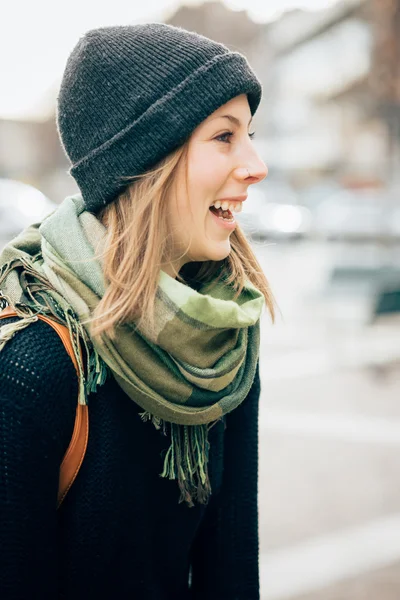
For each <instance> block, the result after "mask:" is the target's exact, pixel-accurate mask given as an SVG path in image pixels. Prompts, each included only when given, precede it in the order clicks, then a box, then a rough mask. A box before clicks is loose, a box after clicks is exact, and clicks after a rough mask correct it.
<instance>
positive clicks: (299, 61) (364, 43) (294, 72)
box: [267, 0, 400, 184]
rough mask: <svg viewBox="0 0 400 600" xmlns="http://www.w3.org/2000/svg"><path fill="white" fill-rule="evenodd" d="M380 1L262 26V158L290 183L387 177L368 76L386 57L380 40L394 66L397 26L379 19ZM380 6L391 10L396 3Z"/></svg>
mask: <svg viewBox="0 0 400 600" xmlns="http://www.w3.org/2000/svg"><path fill="white" fill-rule="evenodd" d="M384 5H385V0H384V1H383V2H380V1H378V2H376V1H375V4H374V2H373V0H347V1H342V2H339V3H338V4H335V5H333V6H332V7H331V8H329V9H327V10H323V11H318V12H315V13H309V12H304V11H300V10H297V11H292V12H289V13H286V14H285V15H284V16H283V17H282V18H281V19H280V20H278V21H276V22H274V23H272V24H270V25H269V26H268V38H269V43H270V46H271V47H272V48H273V51H274V54H273V60H272V65H271V71H270V79H269V88H268V90H267V94H268V96H269V98H270V105H269V111H268V119H269V125H268V133H267V139H268V146H269V148H270V150H269V152H268V154H269V155H268V162H269V164H270V165H271V166H272V167H275V168H276V169H277V170H278V171H279V170H281V171H284V172H286V173H290V174H291V178H292V180H293V181H294V182H295V183H296V182H297V183H298V184H302V183H309V182H310V180H311V181H312V180H313V179H318V178H319V177H321V176H327V175H328V176H334V177H336V178H337V177H339V178H346V180H349V179H351V178H354V179H355V180H357V179H358V180H361V181H362V180H364V179H365V180H366V179H368V181H369V182H371V181H374V180H375V181H376V182H380V181H382V180H385V179H386V180H387V179H388V163H389V161H390V154H391V153H392V152H393V148H392V149H391V150H390V145H389V138H390V131H391V127H388V122H387V120H386V119H385V118H384V111H382V110H381V108H382V102H381V99H380V97H379V94H377V93H376V88H375V89H374V87H373V85H372V81H374V80H375V81H376V73H377V72H379V70H380V69H382V64H383V63H384V62H385V61H386V55H385V53H384V52H379V51H378V48H379V45H380V44H382V43H384V44H385V45H387V44H389V45H390V46H391V48H392V59H393V64H394V63H395V61H397V63H396V64H397V69H398V64H399V57H400V52H399V44H398V42H397V45H396V43H394V40H395V39H397V40H398V39H399V33H400V29H399V27H398V26H396V25H395V23H394V21H393V19H392V21H390V19H388V18H386V19H385V18H384V17H383V14H382V10H384V8H385V7H384ZM386 5H387V6H389V5H391V6H392V12H393V6H394V5H399V2H398V0H394V1H393V0H392V1H391V2H386ZM377 13H378V14H379V18H378V16H377ZM389 22H390V23H391V27H389ZM382 23H383V24H382ZM384 24H386V28H385V26H384ZM390 37H392V38H393V43H390V42H389V39H390ZM378 80H379V77H378ZM378 88H379V84H378ZM391 108H392V110H393V106H392V107H391ZM396 143H397V144H398V140H397V142H396Z"/></svg>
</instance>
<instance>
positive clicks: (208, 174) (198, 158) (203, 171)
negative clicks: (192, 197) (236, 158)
mask: <svg viewBox="0 0 400 600" xmlns="http://www.w3.org/2000/svg"><path fill="white" fill-rule="evenodd" d="M191 158H192V159H191V161H190V163H189V169H188V175H189V189H190V191H191V193H194V194H196V195H198V193H199V191H200V190H201V192H202V194H204V193H207V192H209V193H211V194H214V193H215V191H216V190H218V189H219V188H220V187H221V186H222V185H223V184H224V182H225V181H226V179H227V177H228V176H229V166H228V164H227V160H226V157H223V156H221V154H220V153H218V152H215V151H214V152H213V151H212V150H211V149H209V150H208V151H203V152H197V153H195V154H194V155H193V156H192V157H191Z"/></svg>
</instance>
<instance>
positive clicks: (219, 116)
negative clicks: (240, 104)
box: [211, 115, 253, 127]
mask: <svg viewBox="0 0 400 600" xmlns="http://www.w3.org/2000/svg"><path fill="white" fill-rule="evenodd" d="M214 119H229V121H231V122H232V123H235V125H237V126H238V127H240V126H241V124H242V123H241V121H240V120H239V119H238V118H237V117H234V116H233V115H218V117H214ZM214 119H211V120H212V121H214ZM252 120H253V117H251V119H250V121H249V124H248V125H247V127H249V126H250V124H251V122H252Z"/></svg>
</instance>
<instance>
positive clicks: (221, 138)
mask: <svg viewBox="0 0 400 600" xmlns="http://www.w3.org/2000/svg"><path fill="white" fill-rule="evenodd" d="M232 136H233V131H225V133H221V135H217V137H216V138H214V139H215V140H217V141H218V142H223V143H225V144H230V142H229V140H228V139H226V138H231V137H232Z"/></svg>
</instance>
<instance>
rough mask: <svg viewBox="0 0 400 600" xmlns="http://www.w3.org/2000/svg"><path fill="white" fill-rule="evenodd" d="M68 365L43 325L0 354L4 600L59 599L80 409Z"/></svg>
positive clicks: (0, 579) (0, 584) (0, 591)
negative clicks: (60, 538)
mask: <svg viewBox="0 0 400 600" xmlns="http://www.w3.org/2000/svg"><path fill="white" fill-rule="evenodd" d="M13 320H14V319H7V320H2V321H1V322H0V326H1V325H2V324H3V323H4V324H5V323H9V322H12V321H13ZM69 362H70V359H69V357H68V355H67V354H66V352H65V350H64V347H63V345H62V342H61V340H60V339H59V338H58V336H57V334H56V333H55V332H54V331H53V330H52V329H51V328H50V327H49V326H48V325H47V324H45V323H43V322H41V321H39V322H38V323H33V324H31V325H29V327H28V328H26V329H24V330H21V331H19V332H17V333H16V334H15V336H14V337H13V338H12V339H11V340H10V341H9V342H7V344H6V345H5V346H4V348H3V350H2V351H1V352H0V598H1V599H2V600H17V599H18V600H22V599H26V598H40V599H41V600H54V598H57V597H58V591H57V588H58V583H57V510H56V502H57V491H58V478H59V467H60V464H61V461H62V457H63V455H64V452H65V450H66V447H67V446H68V443H69V437H70V435H71V433H72V430H73V422H74V409H75V404H74V403H72V402H69V399H68V397H69V396H71V399H72V398H73V397H75V398H76V394H77V381H76V375H75V372H74V367H73V365H72V362H71V364H69ZM74 388H76V389H74Z"/></svg>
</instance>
